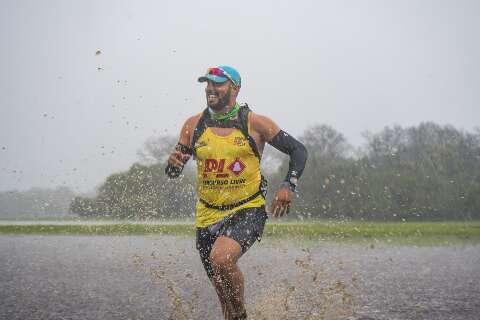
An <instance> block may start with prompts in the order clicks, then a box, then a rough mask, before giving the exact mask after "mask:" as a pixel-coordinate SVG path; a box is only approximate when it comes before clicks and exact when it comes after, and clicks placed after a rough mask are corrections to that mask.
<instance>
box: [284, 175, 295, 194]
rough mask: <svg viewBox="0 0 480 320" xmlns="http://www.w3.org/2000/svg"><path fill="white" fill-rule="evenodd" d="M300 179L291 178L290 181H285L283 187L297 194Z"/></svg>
mask: <svg viewBox="0 0 480 320" xmlns="http://www.w3.org/2000/svg"><path fill="white" fill-rule="evenodd" d="M297 184H298V179H297V178H296V177H291V178H290V179H289V180H288V181H284V182H283V183H282V186H284V187H287V188H288V189H289V190H290V191H292V192H297Z"/></svg>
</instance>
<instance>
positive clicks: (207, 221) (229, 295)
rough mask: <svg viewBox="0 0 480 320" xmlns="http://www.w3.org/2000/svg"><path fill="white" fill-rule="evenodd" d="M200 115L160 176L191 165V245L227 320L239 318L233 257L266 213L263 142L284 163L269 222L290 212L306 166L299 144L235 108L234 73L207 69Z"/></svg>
mask: <svg viewBox="0 0 480 320" xmlns="http://www.w3.org/2000/svg"><path fill="white" fill-rule="evenodd" d="M198 81H199V82H206V83H207V87H206V89H205V93H206V98H207V106H208V107H207V108H206V109H205V110H204V111H203V112H202V113H199V114H197V115H195V116H193V117H191V118H189V119H188V120H187V121H186V122H185V124H184V125H183V128H182V130H181V132H180V139H179V142H178V144H177V146H176V147H175V151H173V153H172V154H171V155H170V157H169V159H168V164H167V167H166V168H165V173H166V174H167V175H168V176H169V177H170V178H176V177H178V176H179V175H180V173H181V172H182V170H183V167H184V165H185V163H186V162H187V161H188V159H189V158H190V157H191V156H194V158H195V159H196V161H197V197H198V202H197V204H196V218H195V225H196V228H197V236H196V245H197V249H198V250H199V253H200V258H201V260H202V263H203V266H204V267H205V270H206V272H207V275H208V277H209V278H210V280H211V282H212V284H213V286H214V287H215V291H216V292H217V295H218V298H219V300H220V303H221V307H222V312H223V316H224V318H225V319H227V320H238V319H247V313H246V309H245V303H244V279H243V275H242V272H241V271H240V269H239V268H238V266H237V261H238V259H240V257H241V256H242V255H243V254H244V253H245V252H246V251H247V250H248V249H249V248H250V247H251V246H252V245H253V244H254V243H255V241H256V240H259V241H260V238H261V237H262V233H263V229H264V226H265V222H266V220H267V212H266V209H265V194H266V181H265V179H264V178H263V176H262V175H261V173H260V159H261V157H262V153H263V149H264V147H265V142H268V143H269V144H270V145H272V146H273V147H275V148H276V149H278V150H280V151H282V152H284V153H286V154H288V155H289V156H290V163H289V168H288V173H287V175H286V177H285V181H284V183H282V185H281V186H280V187H279V189H278V190H277V192H276V194H275V196H274V200H273V202H272V205H271V208H270V210H271V213H272V215H273V216H274V217H282V216H283V215H284V214H286V213H288V212H289V210H290V203H291V202H292V200H293V196H294V192H295V191H296V187H297V182H298V179H299V178H300V176H301V175H302V172H303V169H304V167H305V162H306V160H307V151H306V149H305V147H304V146H303V144H302V143H300V142H299V141H297V140H296V139H294V138H293V137H292V136H290V135H289V134H287V133H286V132H284V131H282V130H281V129H280V128H279V127H278V126H277V125H276V124H275V122H273V121H272V120H271V119H269V118H268V117H265V116H261V115H258V114H255V113H253V112H252V111H251V110H250V109H249V107H248V106H247V105H246V104H245V105H240V104H239V103H238V102H237V95H238V92H239V91H240V88H241V78H240V75H239V73H238V72H237V71H236V70H235V69H234V68H232V67H229V66H219V67H214V68H209V69H208V71H207V73H206V74H205V75H204V76H201V77H200V78H198Z"/></svg>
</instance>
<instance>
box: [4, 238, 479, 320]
mask: <svg viewBox="0 0 480 320" xmlns="http://www.w3.org/2000/svg"><path fill="white" fill-rule="evenodd" d="M0 252H1V255H0V270H1V272H0V319H22V320H23V319H79V320H80V319H82V320H86V319H92V320H93V319H132V320H133V319H145V320H146V319H220V318H221V317H220V308H219V306H218V303H217V301H216V295H215V292H214V290H213V288H212V287H211V285H210V283H209V282H208V280H207V277H206V275H205V274H204V271H203V269H202V266H201V263H200V260H199V258H198V255H197V252H196V249H195V245H194V240H193V238H190V237H180V236H167V235H158V236H57V235H55V236H53V235H52V236H0ZM240 267H241V269H242V270H243V272H244V276H245V279H246V296H247V297H246V300H247V304H248V306H247V309H248V311H249V319H345V320H347V319H348V320H360V319H362V320H367V319H370V320H372V319H389V320H395V319H432V320H443V319H445V320H446V319H471V320H477V319H479V318H480V246H478V245H477V246H475V245H450V246H438V247H432V246H424V247H416V246H400V245H387V244H378V243H376V244H373V243H372V244H367V243H365V244H338V243H331V242H324V241H318V242H309V243H300V242H298V241H295V242H288V241H286V240H281V241H280V240H274V239H264V240H262V242H261V243H260V244H258V243H257V244H255V245H254V247H253V248H252V249H250V251H249V252H247V254H246V255H245V256H244V257H242V259H241V260H240Z"/></svg>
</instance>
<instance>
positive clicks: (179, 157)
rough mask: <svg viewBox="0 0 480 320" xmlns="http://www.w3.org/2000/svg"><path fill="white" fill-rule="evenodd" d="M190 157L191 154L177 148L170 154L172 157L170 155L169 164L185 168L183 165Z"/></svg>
mask: <svg viewBox="0 0 480 320" xmlns="http://www.w3.org/2000/svg"><path fill="white" fill-rule="evenodd" d="M188 159H190V155H189V154H185V153H181V152H180V151H178V150H175V151H173V152H172V154H170V157H168V164H169V165H171V166H174V167H176V168H178V169H183V166H184V165H185V163H186V162H187V161H188Z"/></svg>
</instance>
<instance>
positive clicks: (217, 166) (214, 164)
mask: <svg viewBox="0 0 480 320" xmlns="http://www.w3.org/2000/svg"><path fill="white" fill-rule="evenodd" d="M224 168H225V159H220V160H217V159H206V160H205V167H204V169H203V176H204V177H205V178H206V177H207V173H209V172H213V173H217V175H216V177H217V178H226V177H228V173H223V169H224Z"/></svg>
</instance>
